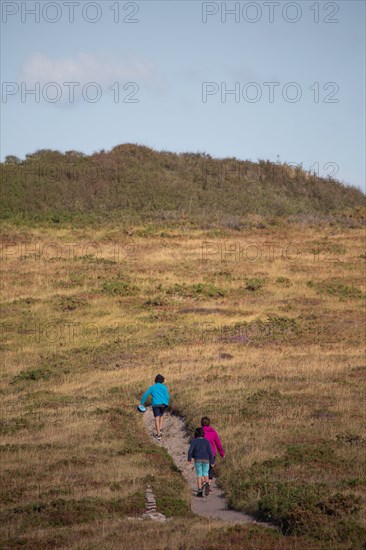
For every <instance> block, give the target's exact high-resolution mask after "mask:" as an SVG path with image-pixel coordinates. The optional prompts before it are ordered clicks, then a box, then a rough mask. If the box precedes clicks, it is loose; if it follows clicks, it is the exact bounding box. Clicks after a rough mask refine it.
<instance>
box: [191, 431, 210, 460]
mask: <svg viewBox="0 0 366 550" xmlns="http://www.w3.org/2000/svg"><path fill="white" fill-rule="evenodd" d="M192 458H194V459H195V460H204V461H207V462H209V463H210V464H213V463H214V462H215V458H214V455H213V452H212V449H211V445H210V442H209V441H208V439H205V438H204V437H196V438H195V439H193V441H192V443H191V446H190V447H189V451H188V461H189V462H190V461H191V460H192Z"/></svg>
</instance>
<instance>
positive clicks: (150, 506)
mask: <svg viewBox="0 0 366 550" xmlns="http://www.w3.org/2000/svg"><path fill="white" fill-rule="evenodd" d="M145 501H146V510H145V514H150V513H151V512H156V500H155V497H154V493H153V491H152V489H151V486H150V485H148V486H147V489H146V493H145Z"/></svg>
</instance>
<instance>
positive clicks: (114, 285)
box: [102, 281, 138, 296]
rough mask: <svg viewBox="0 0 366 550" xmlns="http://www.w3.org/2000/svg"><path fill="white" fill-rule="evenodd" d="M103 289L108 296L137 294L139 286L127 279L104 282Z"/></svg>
mask: <svg viewBox="0 0 366 550" xmlns="http://www.w3.org/2000/svg"><path fill="white" fill-rule="evenodd" d="M102 290H103V292H104V293H105V294H107V295H108V296H130V295H132V294H135V293H136V292H137V290H138V288H137V287H136V286H135V285H132V284H130V283H129V282H126V281H111V282H107V281H106V282H104V283H103V285H102Z"/></svg>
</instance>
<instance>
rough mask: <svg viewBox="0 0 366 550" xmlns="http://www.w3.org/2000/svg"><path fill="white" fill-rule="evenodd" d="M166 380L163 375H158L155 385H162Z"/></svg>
mask: <svg viewBox="0 0 366 550" xmlns="http://www.w3.org/2000/svg"><path fill="white" fill-rule="evenodd" d="M164 380H165V378H164V376H163V375H162V374H157V375H156V376H155V384H157V383H158V382H160V384H162V383H163V382H164Z"/></svg>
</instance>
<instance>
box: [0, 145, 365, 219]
mask: <svg viewBox="0 0 366 550" xmlns="http://www.w3.org/2000/svg"><path fill="white" fill-rule="evenodd" d="M6 160H7V161H6V162H5V163H3V164H2V165H1V172H2V178H1V179H2V207H1V208H2V210H1V213H2V215H3V216H5V217H8V218H9V217H10V218H14V216H15V217H17V218H18V219H22V218H32V219H33V220H34V219H35V220H40V219H49V220H51V221H53V222H60V221H63V220H67V219H70V218H72V219H75V218H77V217H81V218H87V219H88V220H89V221H90V220H103V219H104V218H105V216H106V214H108V216H109V217H110V218H114V219H116V220H118V221H121V220H126V219H127V220H129V219H131V220H133V221H134V223H136V222H137V221H138V220H139V219H142V220H146V219H152V220H163V221H164V220H170V221H173V222H174V221H180V222H181V221H182V220H186V219H189V220H191V221H199V222H209V223H220V224H225V225H227V226H228V227H230V226H231V227H233V228H240V227H241V226H243V225H245V224H246V223H247V222H248V216H249V215H253V214H256V215H258V216H265V217H268V216H275V217H277V216H299V215H306V216H308V217H311V216H318V217H319V216H323V217H324V216H338V217H339V216H341V217H342V216H343V217H344V210H345V209H347V208H355V207H358V206H366V198H365V196H364V195H363V194H362V193H361V192H360V191H359V190H357V189H356V188H352V187H347V186H345V185H343V184H341V183H339V182H338V181H336V180H333V179H331V178H328V179H323V178H319V177H317V176H316V175H314V174H313V175H311V174H310V173H308V172H305V171H304V170H302V169H301V168H294V167H292V166H289V165H286V164H274V163H271V162H269V161H260V162H258V163H253V162H250V161H238V160H237V159H235V158H227V159H213V158H211V157H210V155H206V154H193V153H186V154H174V153H169V152H156V151H154V150H152V149H149V148H147V147H142V146H137V145H131V144H125V145H119V146H117V147H115V148H114V149H112V151H110V152H104V151H102V152H99V153H96V154H93V155H91V156H85V155H83V154H82V153H78V152H75V151H69V152H67V153H65V154H62V153H60V152H58V151H50V150H41V151H38V152H36V153H34V154H30V155H27V157H26V159H25V160H24V161H20V160H18V159H17V158H16V157H7V159H6Z"/></svg>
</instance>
